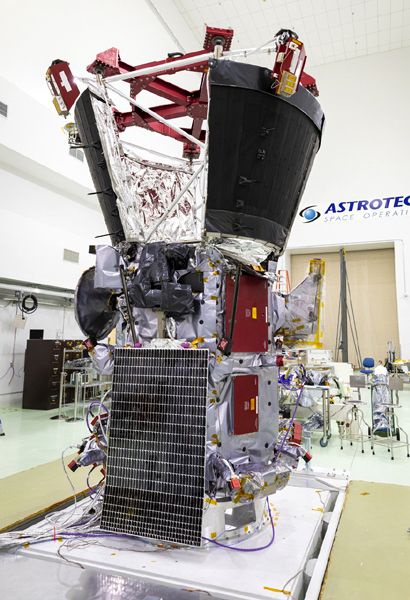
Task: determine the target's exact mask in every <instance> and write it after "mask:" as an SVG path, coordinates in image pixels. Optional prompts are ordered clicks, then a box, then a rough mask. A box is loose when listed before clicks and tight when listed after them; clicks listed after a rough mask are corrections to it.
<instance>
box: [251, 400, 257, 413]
mask: <svg viewBox="0 0 410 600" xmlns="http://www.w3.org/2000/svg"><path fill="white" fill-rule="evenodd" d="M255 405H256V402H255V398H251V410H255V408H256V406H255Z"/></svg>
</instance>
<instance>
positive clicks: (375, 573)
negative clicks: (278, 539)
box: [320, 481, 410, 600]
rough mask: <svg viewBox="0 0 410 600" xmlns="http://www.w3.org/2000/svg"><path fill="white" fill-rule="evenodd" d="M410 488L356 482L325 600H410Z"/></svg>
mask: <svg viewBox="0 0 410 600" xmlns="http://www.w3.org/2000/svg"><path fill="white" fill-rule="evenodd" d="M408 527H410V487H409V486H402V485H391V484H383V483H371V482H366V481H352V482H351V483H350V485H349V488H348V492H347V497H346V502H345V506H344V509H343V512H342V517H341V520H340V524H339V528H338V530H337V534H336V538H335V542H334V544H333V549H332V553H331V556H330V560H329V564H328V569H327V573H326V576H325V581H324V584H323V587H322V593H321V596H320V598H321V600H386V599H387V598H392V599H393V598H394V599H395V600H396V599H397V600H407V599H408V598H410V533H407V528H408Z"/></svg>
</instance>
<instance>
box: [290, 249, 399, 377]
mask: <svg viewBox="0 0 410 600" xmlns="http://www.w3.org/2000/svg"><path fill="white" fill-rule="evenodd" d="M312 258H322V259H323V260H324V261H325V272H326V280H325V288H324V304H325V310H324V317H323V321H322V325H323V347H324V348H328V349H330V350H332V351H334V350H335V345H336V332H337V325H338V308H339V296H340V258H339V252H327V253H326V252H320V251H319V252H318V251H317V250H315V251H313V252H312V253H307V254H293V255H292V256H291V272H292V286H295V285H297V284H298V282H299V281H301V280H302V279H303V278H304V276H305V274H306V271H307V266H308V264H309V260H310V259H312ZM346 268H347V274H348V281H349V287H350V291H351V301H352V306H353V311H354V312H353V317H354V319H353V318H352V315H351V313H350V315H351V317H350V318H351V322H352V326H353V324H356V327H357V334H358V340H359V349H360V353H361V356H362V359H363V358H364V357H366V356H371V357H373V358H374V359H375V360H376V362H377V360H378V359H384V358H385V357H386V356H387V343H388V342H389V341H391V342H393V344H394V346H395V347H396V348H397V346H398V324H397V310H396V285H395V267H394V249H393V248H378V249H372V250H354V251H352V250H349V249H348V248H347V250H346ZM348 342H349V344H348V348H349V361H350V362H351V363H353V364H355V365H356V366H360V362H359V361H358V359H357V354H356V351H355V346H354V342H353V339H352V335H351V327H350V321H348ZM335 356H336V354H335ZM339 360H341V354H339Z"/></svg>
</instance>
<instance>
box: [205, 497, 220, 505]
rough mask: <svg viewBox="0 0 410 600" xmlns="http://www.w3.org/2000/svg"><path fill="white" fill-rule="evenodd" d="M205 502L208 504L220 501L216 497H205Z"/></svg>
mask: <svg viewBox="0 0 410 600" xmlns="http://www.w3.org/2000/svg"><path fill="white" fill-rule="evenodd" d="M205 502H207V503H208V504H218V502H217V501H216V500H215V499H214V498H205Z"/></svg>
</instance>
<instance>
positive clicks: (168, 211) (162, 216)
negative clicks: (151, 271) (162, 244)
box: [146, 161, 205, 243]
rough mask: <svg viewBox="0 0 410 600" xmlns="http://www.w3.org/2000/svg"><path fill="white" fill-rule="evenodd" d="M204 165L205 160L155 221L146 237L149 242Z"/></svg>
mask: <svg viewBox="0 0 410 600" xmlns="http://www.w3.org/2000/svg"><path fill="white" fill-rule="evenodd" d="M204 166H205V161H204V162H203V163H202V165H201V166H200V167H199V169H198V170H197V171H195V173H194V174H193V175H192V177H191V178H190V179H189V180H188V181H187V183H186V184H185V185H184V187H183V188H182V190H181V191H180V192H179V194H178V195H177V197H176V198H175V200H174V201H173V202H172V204H170V205H169V206H168V208H167V210H166V211H165V212H164V214H163V215H161V218H160V219H158V221H157V222H156V223H155V225H154V227H153V228H152V229H151V231H150V232H149V233H148V235H147V237H146V243H148V242H149V240H150V239H151V236H152V234H153V233H155V232H156V230H157V229H158V227H159V226H160V225H161V223H162V222H163V221H164V220H165V219H166V217H167V216H168V215H169V213H170V212H171V211H172V210H173V209H174V208H175V206H176V205H177V204H178V202H179V201H180V200H181V198H182V196H183V195H184V194H185V192H186V191H187V190H188V189H189V188H190V186H191V185H192V184H193V182H194V181H195V179H196V178H197V177H198V176H199V175H200V174H201V172H202V170H203V168H204Z"/></svg>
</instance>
